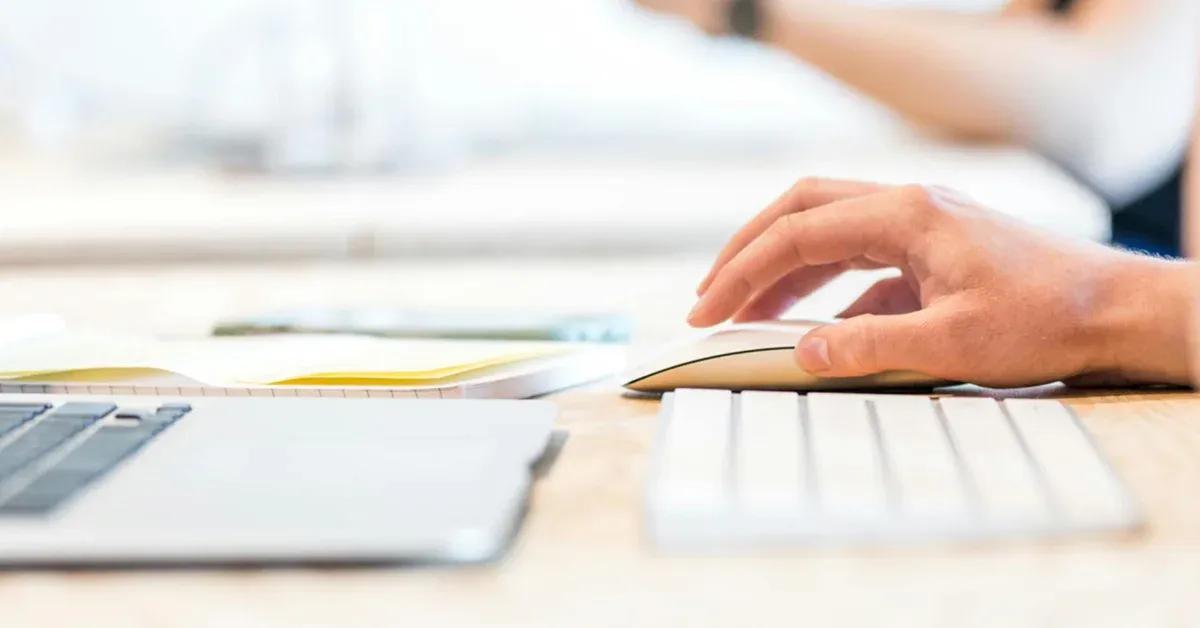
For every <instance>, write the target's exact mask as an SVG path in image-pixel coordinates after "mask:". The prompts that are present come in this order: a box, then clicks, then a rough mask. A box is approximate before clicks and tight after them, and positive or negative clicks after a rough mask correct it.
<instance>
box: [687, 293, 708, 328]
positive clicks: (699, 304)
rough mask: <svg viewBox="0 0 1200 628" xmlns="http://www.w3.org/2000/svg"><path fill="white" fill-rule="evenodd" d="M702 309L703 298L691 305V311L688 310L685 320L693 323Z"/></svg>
mask: <svg viewBox="0 0 1200 628" xmlns="http://www.w3.org/2000/svg"><path fill="white" fill-rule="evenodd" d="M703 309H704V300H703V299H701V300H699V301H697V302H696V305H694V306H692V311H690V312H688V315H687V322H688V323H689V324H693V325H694V324H695V323H696V319H697V318H699V316H700V312H701V310H703Z"/></svg>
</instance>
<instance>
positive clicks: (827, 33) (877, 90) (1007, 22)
mask: <svg viewBox="0 0 1200 628" xmlns="http://www.w3.org/2000/svg"><path fill="white" fill-rule="evenodd" d="M764 10H765V19H764V32H763V38H764V39H765V40H766V41H767V42H768V43H770V44H772V45H774V46H777V47H779V48H782V49H784V50H786V51H788V52H790V53H792V54H793V55H795V56H797V57H799V58H801V59H804V60H805V61H807V62H809V63H811V64H813V65H816V66H817V67H819V68H821V69H822V70H824V71H826V72H828V73H830V74H832V75H833V76H834V77H836V78H838V79H840V80H842V81H844V82H846V83H848V84H850V85H852V86H853V87H855V88H857V89H859V90H860V91H862V92H864V93H866V94H868V95H870V96H872V97H874V98H876V99H877V100H880V101H881V102H883V103H885V104H887V105H889V106H890V107H892V108H893V109H895V110H896V111H898V112H899V113H901V114H902V115H904V116H906V117H907V118H909V119H911V120H913V121H915V122H918V123H922V124H927V125H931V126H935V127H937V128H940V129H943V130H947V131H951V132H954V133H958V134H965V135H972V136H983V137H991V138H1011V137H1014V136H1016V135H1019V134H1021V133H1022V130H1023V127H1029V126H1031V123H1030V121H1029V119H1030V118H1031V117H1032V116H1034V115H1036V114H1035V113H1034V112H1031V111H1030V110H1029V109H1028V107H1030V106H1031V105H1033V104H1034V103H1035V102H1038V103H1044V102H1045V100H1044V99H1045V98H1046V96H1047V95H1048V94H1047V93H1046V92H1048V91H1053V90H1061V89H1064V88H1066V87H1067V86H1064V85H1061V84H1059V83H1057V82H1056V81H1061V78H1062V77H1064V76H1066V77H1081V76H1082V74H1081V73H1080V72H1074V71H1072V68H1071V67H1070V66H1072V65H1073V64H1078V63H1080V62H1081V58H1082V57H1086V55H1087V54H1088V52H1089V49H1088V47H1087V45H1086V42H1085V41H1083V40H1082V39H1081V38H1080V37H1079V36H1078V35H1077V34H1076V33H1075V32H1074V31H1073V30H1071V29H1070V28H1068V27H1066V26H1065V25H1062V24H1060V23H1058V22H1057V21H1054V20H1050V19H1037V18H1017V17H1005V18H1000V17H996V16H983V15H959V14H952V13H938V12H932V11H917V10H911V9H909V10H906V9H880V8H877V7H863V6H855V5H851V4H847V3H841V2H830V1H829V0H766V2H765V3H764Z"/></svg>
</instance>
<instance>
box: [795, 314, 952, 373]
mask: <svg viewBox="0 0 1200 628" xmlns="http://www.w3.org/2000/svg"><path fill="white" fill-rule="evenodd" d="M945 331H946V330H945V328H944V326H942V325H939V316H938V314H936V313H931V311H930V310H919V311H917V312H912V313H909V314H900V315H887V316H878V315H874V314H863V315H861V316H856V317H854V318H850V319H847V320H844V321H841V322H839V323H836V324H833V325H824V326H822V327H817V328H816V329H813V330H812V331H810V332H808V333H807V334H806V335H805V336H804V337H803V338H801V339H800V342H799V343H798V344H797V345H796V362H797V363H798V364H799V365H800V366H801V368H803V369H804V370H806V371H808V372H809V373H812V374H814V375H820V376H822V377H857V376H860V375H870V374H872V373H880V372H883V371H917V372H920V373H926V374H933V373H930V369H933V370H941V369H939V368H938V367H939V365H941V366H943V367H944V365H945V364H946V362H947V359H946V358H948V357H950V356H949V355H948V354H946V353H945V352H946V351H948V350H950V349H951V347H950V346H949V345H948V344H947V342H946V341H945V337H946V334H945Z"/></svg>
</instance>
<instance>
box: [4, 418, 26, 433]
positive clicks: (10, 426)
mask: <svg viewBox="0 0 1200 628" xmlns="http://www.w3.org/2000/svg"><path fill="white" fill-rule="evenodd" d="M28 420H29V419H19V418H13V417H0V436H4V435H5V434H8V433H9V432H10V431H12V430H15V429H16V428H18V427H20V426H21V425H24V424H25V421H28Z"/></svg>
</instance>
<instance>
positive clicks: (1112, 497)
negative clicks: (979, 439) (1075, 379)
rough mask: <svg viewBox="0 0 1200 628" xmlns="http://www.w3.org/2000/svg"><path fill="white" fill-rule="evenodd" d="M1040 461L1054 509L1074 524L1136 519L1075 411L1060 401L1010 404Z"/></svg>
mask: <svg viewBox="0 0 1200 628" xmlns="http://www.w3.org/2000/svg"><path fill="white" fill-rule="evenodd" d="M1005 406H1006V407H1007V408H1008V410H1009V414H1010V415H1011V416H1012V418H1013V422H1014V423H1016V426H1017V429H1018V430H1019V431H1020V432H1021V433H1022V434H1024V435H1025V442H1026V443H1028V445H1029V449H1030V452H1031V453H1032V454H1033V456H1034V458H1036V459H1037V461H1038V464H1039V465H1040V467H1041V469H1042V473H1043V476H1044V477H1045V479H1046V483H1047V484H1048V485H1049V488H1050V490H1051V494H1052V496H1053V500H1054V504H1055V505H1056V506H1057V507H1058V508H1059V511H1060V514H1061V515H1062V516H1064V517H1065V518H1066V519H1068V520H1069V521H1071V522H1074V523H1086V522H1088V521H1097V520H1098V521H1107V522H1122V521H1128V520H1130V519H1132V518H1133V517H1134V516H1135V513H1134V512H1133V506H1132V504H1130V502H1129V501H1128V500H1127V499H1126V498H1125V493H1124V491H1123V490H1122V488H1121V486H1120V484H1119V483H1118V482H1117V479H1116V477H1115V476H1114V475H1113V473H1112V471H1111V470H1110V469H1109V468H1108V466H1107V464H1106V463H1105V462H1104V460H1103V459H1102V458H1101V457H1100V453H1099V452H1098V451H1097V450H1096V448H1095V447H1094V446H1093V445H1092V444H1091V442H1089V441H1088V438H1087V436H1086V435H1085V434H1084V432H1083V428H1082V427H1081V426H1080V425H1079V424H1078V423H1077V422H1076V421H1075V418H1074V417H1073V416H1071V414H1070V411H1069V410H1068V409H1067V408H1066V407H1065V406H1063V405H1062V404H1060V403H1058V402H1057V401H1044V400H1035V399H1010V400H1008V401H1006V402H1005Z"/></svg>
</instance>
